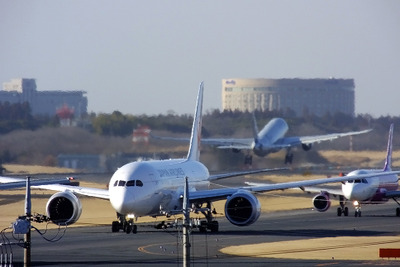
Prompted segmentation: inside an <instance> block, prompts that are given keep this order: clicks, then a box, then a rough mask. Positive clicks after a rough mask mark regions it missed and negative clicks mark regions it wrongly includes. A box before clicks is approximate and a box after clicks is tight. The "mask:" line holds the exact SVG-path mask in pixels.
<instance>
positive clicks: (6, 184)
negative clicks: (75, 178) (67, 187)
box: [0, 176, 70, 190]
mask: <svg viewBox="0 0 400 267" xmlns="http://www.w3.org/2000/svg"><path fill="white" fill-rule="evenodd" d="M30 184H31V186H35V187H37V186H44V185H50V184H60V185H61V184H70V178H62V179H36V180H35V179H32V180H31V181H30ZM25 186H26V179H23V178H13V177H3V176H1V177H0V190H6V189H15V188H21V187H25Z"/></svg>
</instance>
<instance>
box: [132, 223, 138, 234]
mask: <svg viewBox="0 0 400 267" xmlns="http://www.w3.org/2000/svg"><path fill="white" fill-rule="evenodd" d="M136 233H137V225H135V224H134V225H133V227H132V234H136Z"/></svg>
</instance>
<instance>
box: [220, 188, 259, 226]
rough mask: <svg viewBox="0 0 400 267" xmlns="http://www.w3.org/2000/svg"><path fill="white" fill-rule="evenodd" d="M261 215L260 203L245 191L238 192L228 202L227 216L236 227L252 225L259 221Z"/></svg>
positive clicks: (226, 207)
mask: <svg viewBox="0 0 400 267" xmlns="http://www.w3.org/2000/svg"><path fill="white" fill-rule="evenodd" d="M260 214H261V205H260V202H259V201H258V199H257V198H256V197H255V196H254V195H253V194H251V193H249V192H247V191H245V190H240V191H238V192H237V193H235V194H233V195H232V196H230V197H228V199H227V200H226V203H225V216H226V218H227V219H228V220H229V221H230V222H231V223H232V224H234V225H237V226H246V225H250V224H252V223H254V222H255V221H257V219H258V217H260Z"/></svg>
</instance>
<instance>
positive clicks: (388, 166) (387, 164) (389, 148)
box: [383, 123, 394, 171]
mask: <svg viewBox="0 0 400 267" xmlns="http://www.w3.org/2000/svg"><path fill="white" fill-rule="evenodd" d="M393 128H394V124H393V123H392V124H390V129H389V140H388V145H387V151H386V162H385V167H384V168H383V171H391V170H392V142H393Z"/></svg>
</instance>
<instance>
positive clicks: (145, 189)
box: [109, 159, 209, 217]
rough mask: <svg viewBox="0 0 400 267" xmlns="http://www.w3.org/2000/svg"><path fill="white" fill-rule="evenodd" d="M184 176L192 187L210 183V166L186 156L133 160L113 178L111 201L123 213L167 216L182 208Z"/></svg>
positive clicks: (196, 188) (195, 187)
mask: <svg viewBox="0 0 400 267" xmlns="http://www.w3.org/2000/svg"><path fill="white" fill-rule="evenodd" d="M185 177H188V182H189V186H190V189H189V190H199V189H200V190H201V189H206V188H208V186H209V182H208V180H207V178H208V177H209V172H208V169H207V168H206V167H205V166H204V165H203V164H202V163H200V162H197V161H189V160H186V159H174V160H163V161H145V162H132V163H128V164H126V165H124V166H122V167H121V168H119V169H118V170H117V171H116V172H115V173H114V175H113V176H112V177H111V179H110V183H109V192H110V202H111V205H112V206H113V208H114V209H115V210H116V211H117V212H118V213H120V214H124V215H128V214H132V215H134V216H135V217H140V216H158V215H168V214H173V213H174V212H178V210H179V209H181V208H182V196H183V195H182V194H183V188H184V182H185V179H184V178H185Z"/></svg>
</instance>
